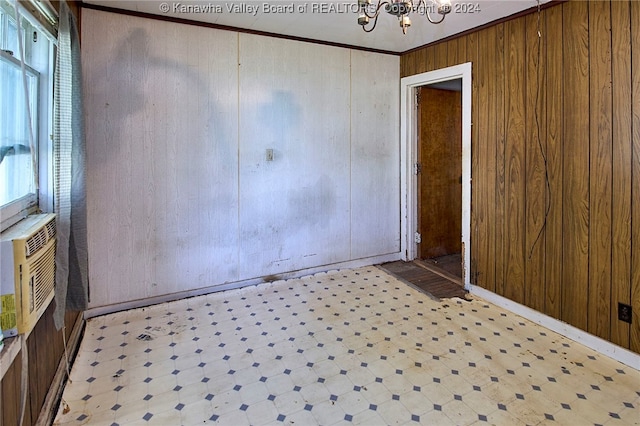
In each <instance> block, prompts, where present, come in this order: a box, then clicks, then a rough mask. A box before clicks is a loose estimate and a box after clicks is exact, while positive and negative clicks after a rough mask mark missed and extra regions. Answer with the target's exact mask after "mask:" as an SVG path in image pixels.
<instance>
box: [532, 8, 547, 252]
mask: <svg viewBox="0 0 640 426" xmlns="http://www.w3.org/2000/svg"><path fill="white" fill-rule="evenodd" d="M540 15H541V11H540V0H538V21H537V30H538V52H537V57H538V64H537V66H536V84H537V87H536V89H537V90H536V101H535V108H534V116H535V121H536V129H537V132H536V133H537V139H538V148H540V155H542V160H543V162H544V179H545V184H546V189H547V194H548V197H545V204H546V207H545V212H544V220H543V221H542V225H541V226H540V230H539V231H538V235H537V236H536V239H535V240H534V241H533V244H532V245H531V250H530V251H529V260H531V258H532V257H533V250H534V249H535V247H536V245H537V244H538V241H539V240H540V237H541V236H542V232H543V231H544V230H545V228H546V227H547V218H548V217H549V211H550V210H551V181H550V180H549V164H548V162H547V155H546V153H545V151H544V148H543V147H542V141H541V140H540V117H539V116H538V100H539V98H540V60H541V57H542V52H541V46H542V32H541V30H540Z"/></svg>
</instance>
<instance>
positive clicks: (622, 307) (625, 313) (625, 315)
mask: <svg viewBox="0 0 640 426" xmlns="http://www.w3.org/2000/svg"><path fill="white" fill-rule="evenodd" d="M631 317H632V310H631V305H627V304H626V303H621V302H618V319H619V320H620V321H624V322H628V323H629V324H631Z"/></svg>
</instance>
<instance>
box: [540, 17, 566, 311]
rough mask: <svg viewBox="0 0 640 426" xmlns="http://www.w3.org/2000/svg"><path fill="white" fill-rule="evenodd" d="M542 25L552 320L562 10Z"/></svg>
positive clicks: (558, 233) (557, 295)
mask: <svg viewBox="0 0 640 426" xmlns="http://www.w3.org/2000/svg"><path fill="white" fill-rule="evenodd" d="M545 17H546V25H545V31H544V33H543V34H542V36H543V38H544V39H545V43H546V45H547V61H546V81H545V83H544V84H545V86H546V88H547V92H546V101H547V117H546V128H547V137H546V143H547V146H546V153H547V172H548V174H549V194H548V197H549V214H548V216H547V221H546V226H545V251H546V258H545V266H546V268H545V271H546V274H545V277H546V279H545V283H546V286H545V296H546V300H545V309H544V312H545V313H546V314H548V315H551V316H552V317H554V318H561V316H562V287H563V286H562V265H563V258H562V255H563V250H562V248H563V232H562V211H563V204H562V200H563V195H562V194H563V193H562V187H563V174H562V170H563V169H562V162H563V141H562V137H563V133H562V129H563V122H564V118H563V85H562V84H563V78H562V77H563V61H564V56H563V51H562V46H563V44H564V42H563V38H562V32H563V31H562V7H552V8H549V9H547V10H546V11H545Z"/></svg>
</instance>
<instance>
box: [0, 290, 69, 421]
mask: <svg viewBox="0 0 640 426" xmlns="http://www.w3.org/2000/svg"><path fill="white" fill-rule="evenodd" d="M55 307H56V305H55V302H54V303H51V305H49V307H48V308H47V310H46V311H45V312H44V314H42V317H41V318H40V320H39V321H38V323H37V324H36V326H35V328H34V330H33V331H32V332H31V334H30V335H29V337H28V338H27V352H28V368H29V382H28V383H29V384H28V390H27V405H26V408H25V413H24V420H23V423H22V424H23V426H28V425H33V424H35V423H36V421H38V416H39V414H40V411H41V409H42V406H43V404H44V402H45V398H46V397H47V393H48V392H49V388H51V385H52V382H53V378H54V376H55V374H56V371H57V369H58V364H59V363H60V360H61V359H62V357H63V356H64V341H63V335H62V333H63V332H65V331H66V335H65V336H66V341H67V342H69V337H70V335H71V332H72V330H73V326H74V324H75V322H76V320H77V319H78V315H81V313H79V312H73V311H68V312H67V313H66V314H65V325H66V328H65V331H63V330H60V331H57V330H56V327H55V324H54V322H53V312H54V310H55ZM69 353H73V349H72V348H69ZM22 367H23V364H22V354H21V353H18V356H17V357H16V359H15V360H14V361H13V363H12V365H11V366H10V367H9V368H8V370H7V373H6V374H5V375H4V377H3V378H2V381H1V382H0V398H1V399H2V401H1V402H0V407H2V409H1V410H0V425H6V426H13V425H19V424H20V408H21V400H20V397H21V395H20V394H21V388H22Z"/></svg>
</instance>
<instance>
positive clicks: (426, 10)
mask: <svg viewBox="0 0 640 426" xmlns="http://www.w3.org/2000/svg"><path fill="white" fill-rule="evenodd" d="M425 12H426V15H427V19H428V20H429V22H431V23H432V24H439V23H440V22H442V21H444V18H445V17H446V16H447V15H442V18H440V20H439V21H435V20H433V19H431V15H430V14H429V8H426V9H425Z"/></svg>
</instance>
